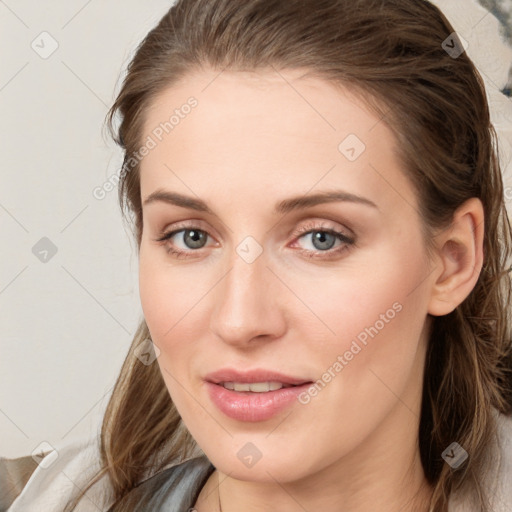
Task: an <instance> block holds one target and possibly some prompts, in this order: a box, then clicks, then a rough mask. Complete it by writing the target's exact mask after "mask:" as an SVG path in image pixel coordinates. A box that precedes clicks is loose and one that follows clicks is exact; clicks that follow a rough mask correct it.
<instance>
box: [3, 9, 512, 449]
mask: <svg viewBox="0 0 512 512" xmlns="http://www.w3.org/2000/svg"><path fill="white" fill-rule="evenodd" d="M241 1H242V0H241ZM436 3H437V4H438V5H440V6H441V8H442V9H443V10H444V11H445V13H446V14H447V16H448V18H449V19H450V21H451V22H452V23H453V24H454V26H455V28H456V30H457V31H458V33H459V34H460V35H462V37H463V38H464V39H466V40H467V41H468V43H469V47H468V49H467V52H468V54H469V55H470V57H472V58H473V59H474V60H475V62H476V63H477V65H478V66H479V68H480V69H481V71H482V73H483V74H484V75H485V76H484V78H485V80H486V83H487V86H488V91H489V95H490V99H491V103H492V106H493V120H494V121H495V122H496V125H497V127H499V129H500V137H501V140H502V150H503V153H502V158H503V162H504V164H505V165H506V180H507V184H508V187H509V188H508V189H507V190H508V192H507V193H508V196H507V197H508V198H509V205H510V203H511V202H512V187H511V186H510V184H511V183H512V180H511V179H510V175H511V170H510V166H509V161H510V154H511V147H512V128H511V127H512V103H511V101H510V99H508V98H507V97H505V96H504V95H502V94H501V93H499V89H500V88H502V87H503V86H504V85H505V84H506V83H507V79H508V70H509V68H510V63H511V62H512V50H510V48H509V47H508V46H506V45H505V44H504V43H503V42H502V40H501V39H500V36H499V29H498V22H497V20H496V19H495V18H494V17H493V16H492V15H487V11H485V10H483V8H482V7H480V6H477V4H476V1H475V2H474V1H473V0H444V1H443V0H439V1H438V2H436ZM171 4H172V2H170V1H168V0H144V1H142V0H138V1H136V0H125V1H117V2H115V1H113V0H103V1H100V0H89V1H85V0H72V1H64V0H60V1H57V0H52V1H46V2H34V1H32V2H29V1H27V0H6V1H2V0H0V45H1V46H0V47H1V56H2V59H1V66H0V112H1V114H0V149H1V153H0V154H1V160H0V162H1V163H0V165H1V167H0V169H1V170H0V172H1V186H0V229H1V246H0V247H1V249H0V251H1V252H0V255H1V260H0V261H1V265H0V319H1V322H0V379H1V380H0V433H1V435H0V456H4V457H16V456H21V455H25V454H30V453H31V452H32V451H33V450H34V449H35V448H36V447H38V446H39V445H40V443H41V442H43V441H47V442H49V443H50V444H51V445H55V444H58V443H62V442H63V440H64V441H65V440H70V441H71V440H73V439H78V438H83V437H84V436H89V435H90V434H91V432H94V431H95V430H96V429H97V428H98V426H99V424H100V422H101V417H102V415H103V412H104V409H105V407H106V405H107V402H108V398H109V397H110V393H111V391H112V387H113V385H114V382H115V379H116V377H117V374H118V372H119V369H120V366H121V364H122V361H123V360H124V357H125V356H126V353H127V351H128V347H129V345H130V342H131V340H132V337H133V334H134V332H135V329H136V327H137V324H138V322H139V320H140V318H141V314H142V313H141V308H140V302H139V296H138V277H137V271H138V268H137V265H138V260H137V255H136V250H135V242H134V241H132V240H131V237H130V233H129V231H128V229H127V228H126V227H125V225H123V223H122V220H121V215H120V210H119V206H118V203H117V190H114V191H112V192H110V193H108V194H107V195H106V197H105V198H104V199H103V200H98V199H96V198H95V197H94V196H93V193H92V191H93V190H94V188H95V187H98V186H101V185H102V184H104V183H105V182H106V181H107V180H108V179H109V177H111V176H112V175H114V174H115V173H116V171H117V170H118V168H119V166H120V165H121V161H122V158H121V152H120V151H119V149H117V148H115V146H114V144H113V142H110V141H109V140H108V138H107V135H106V132H105V133H103V132H102V126H103V121H104V117H105V114H106V112H107V109H108V107H109V106H110V105H111V104H112V102H113V100H114V98H115V93H116V92H117V91H118V90H119V86H120V80H121V78H122V76H123V75H122V74H121V72H122V71H123V70H124V68H125V66H126V65H127V63H128V61H129V58H130V56H131V55H132V52H133V51H134V49H135V47H136V45H137V44H138V43H139V41H140V40H141V39H142V38H143V36H144V35H145V34H146V33H147V32H148V30H149V29H150V28H152V27H153V26H154V24H155V23H156V22H157V21H158V20H159V19H160V17H161V16H162V15H163V14H164V13H165V12H166V11H167V9H168V8H169V7H170V5H171ZM44 31H46V32H48V33H49V34H50V36H46V35H41V33H42V32H44ZM53 40H55V41H56V42H57V43H58V48H57V49H56V51H55V52H54V53H52V54H51V55H50V56H47V55H46V54H45V52H49V51H50V49H51V44H52V42H53ZM32 44H33V45H34V46H35V48H37V51H36V50H35V49H33V48H32V46H31V45H32ZM43 57H46V58H43ZM103 135H104V137H103ZM43 237H46V238H48V239H49V240H51V242H52V243H53V244H54V245H55V246H56V248H57V252H56V254H55V255H53V256H51V253H50V254H49V255H48V256H47V259H48V261H46V262H42V261H41V260H40V259H39V258H38V257H36V255H35V254H34V253H33V247H34V246H35V245H36V244H37V243H38V242H39V241H40V240H41V239H42V238H43ZM36 247H37V246H36ZM43 256H44V254H40V257H43ZM50 256H51V257H50Z"/></svg>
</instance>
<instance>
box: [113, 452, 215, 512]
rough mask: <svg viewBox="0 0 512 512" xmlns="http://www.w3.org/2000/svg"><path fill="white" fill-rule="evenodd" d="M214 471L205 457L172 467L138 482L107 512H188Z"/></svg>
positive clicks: (196, 457)
mask: <svg viewBox="0 0 512 512" xmlns="http://www.w3.org/2000/svg"><path fill="white" fill-rule="evenodd" d="M213 471H215V467H214V466H213V465H212V464H211V463H210V461H209V460H208V458H207V457H206V456H205V455H199V456H195V457H193V458H190V459H188V460H185V461H183V462H180V463H175V464H173V465H171V466H170V467H168V468H166V469H164V470H162V471H160V472H158V473H157V474H155V475H153V476H151V477H150V478H148V479H147V480H145V481H143V482H141V483H140V484H139V485H137V487H135V488H134V489H132V491H130V492H129V493H128V494H127V495H126V496H125V497H124V498H123V499H122V500H121V501H119V502H117V503H116V504H115V506H113V507H112V508H110V509H109V511H108V512H122V511H124V510H151V511H152V512H159V511H162V512H163V511H165V512H182V511H183V510H189V509H191V508H192V507H193V506H194V504H195V502H196V500H197V497H198V495H199V492H200V491H201V489H202V487H203V485H204V484H205V483H206V480H208V477H209V476H210V475H211V474H212V473H213Z"/></svg>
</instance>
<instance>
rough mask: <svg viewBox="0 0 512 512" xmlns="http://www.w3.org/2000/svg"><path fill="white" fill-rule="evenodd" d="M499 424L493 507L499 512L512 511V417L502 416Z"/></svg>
mask: <svg viewBox="0 0 512 512" xmlns="http://www.w3.org/2000/svg"><path fill="white" fill-rule="evenodd" d="M497 423H498V443H497V453H498V456H497V461H496V462H497V463H496V470H495V475H494V478H495V480H496V492H495V495H494V500H495V501H493V505H494V508H495V510H496V511H498V512H501V511H503V512H510V510H512V415H509V416H506V415H504V414H500V415H499V416H498V418H497Z"/></svg>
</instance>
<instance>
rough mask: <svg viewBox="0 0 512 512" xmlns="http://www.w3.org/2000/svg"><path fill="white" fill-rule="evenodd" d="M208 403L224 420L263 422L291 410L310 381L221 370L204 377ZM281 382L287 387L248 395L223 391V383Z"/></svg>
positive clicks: (267, 372)
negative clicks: (287, 409) (281, 412)
mask: <svg viewBox="0 0 512 512" xmlns="http://www.w3.org/2000/svg"><path fill="white" fill-rule="evenodd" d="M205 381H206V386H207V389H208V393H209V395H210V399H211V400H212V402H213V403H214V404H215V405H216V406H217V407H218V408H219V410H220V411H221V412H223V413H224V414H225V415H226V416H229V417H230V418H233V419H235V420H239V421H265V420H268V419H270V418H271V417H272V416H274V415H275V414H277V413H279V412H280V411H282V410H284V409H285V408H287V407H289V406H291V405H292V404H293V403H294V402H295V401H296V400H297V397H298V395H299V394H300V393H302V392H304V391H305V390H306V389H307V388H308V387H309V385H310V384H312V381H311V380H309V379H307V378H300V377H292V376H290V375H284V374H283V373H280V372H275V371H273V370H265V369H253V370H249V371H246V372H241V371H238V370H235V369H234V368H222V369H220V370H217V371H215V372H212V373H209V374H208V375H206V376H205ZM270 381H272V382H281V383H282V384H286V385H289V386H291V387H286V388H281V389H277V390H275V391H268V392H266V393H253V392H251V391H233V390H230V389H226V388H225V387H224V386H222V385H221V383H224V382H239V383H253V382H270Z"/></svg>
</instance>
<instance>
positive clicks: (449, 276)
mask: <svg viewBox="0 0 512 512" xmlns="http://www.w3.org/2000/svg"><path fill="white" fill-rule="evenodd" d="M483 240H484V209H483V206H482V202H481V201H480V199H478V198H476V197H473V198H471V199H468V200H467V201H466V202H465V203H464V204H463V205H462V206H460V207H459V208H458V209H457V210H456V212H455V214H454V216H453V221H452V223H451V225H450V226H449V227H448V228H447V229H446V230H443V231H442V232H441V233H440V234H439V235H437V236H436V251H435V253H436V254H435V260H436V261H435V264H436V269H437V272H435V275H434V278H435V282H434V283H433V285H432V293H431V297H430V302H429V307H428V312H429V313H430V314H431V315H434V316H442V315H447V314H448V313H451V312H452V311H453V310H454V309H455V308H456V307H457V306H458V305H459V304H461V303H462V302H463V301H464V299H465V298H466V297H467V296H468V295H469V294H470V293H471V291H472V290H473V288H474V287H475V285H476V282H477V281H478V277H479V275H480V272H481V270H482V265H483Z"/></svg>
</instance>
